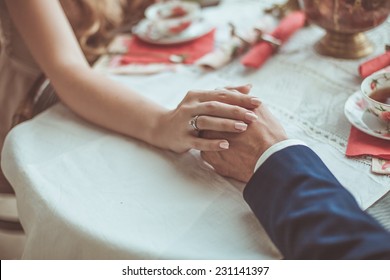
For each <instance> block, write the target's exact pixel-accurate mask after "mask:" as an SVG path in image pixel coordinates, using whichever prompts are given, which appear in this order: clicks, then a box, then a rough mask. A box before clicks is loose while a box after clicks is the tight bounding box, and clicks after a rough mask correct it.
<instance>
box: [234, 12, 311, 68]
mask: <svg viewBox="0 0 390 280" xmlns="http://www.w3.org/2000/svg"><path fill="white" fill-rule="evenodd" d="M305 21H306V16H305V13H304V12H302V11H298V12H293V13H290V14H288V15H287V16H286V17H284V18H283V19H282V20H281V22H280V23H279V25H278V27H276V29H275V30H274V31H273V32H272V33H271V35H272V36H273V37H275V38H276V39H279V40H280V41H282V43H285V42H286V41H287V40H288V39H289V38H290V37H291V35H293V34H294V33H295V32H296V31H298V30H299V29H300V28H302V27H303V26H304V25H305ZM273 53H274V47H273V46H272V45H271V44H270V43H268V42H264V41H263V42H260V43H258V44H256V45H255V46H254V47H252V49H251V50H250V51H249V52H248V53H247V54H246V55H245V56H244V57H243V58H242V60H241V63H242V64H243V65H244V66H246V67H253V68H259V67H260V66H261V65H263V63H264V62H265V61H266V60H267V59H268V58H269V57H270V56H271V55H272V54H273Z"/></svg>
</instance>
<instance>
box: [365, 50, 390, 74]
mask: <svg viewBox="0 0 390 280" xmlns="http://www.w3.org/2000/svg"><path fill="white" fill-rule="evenodd" d="M389 65H390V51H387V52H385V53H384V54H382V55H379V56H377V57H374V58H373V59H370V60H368V61H366V62H364V63H362V64H361V65H360V66H359V74H360V76H361V77H362V78H365V77H368V76H370V75H371V74H372V73H374V72H376V71H379V70H381V69H383V68H385V67H386V66H389Z"/></svg>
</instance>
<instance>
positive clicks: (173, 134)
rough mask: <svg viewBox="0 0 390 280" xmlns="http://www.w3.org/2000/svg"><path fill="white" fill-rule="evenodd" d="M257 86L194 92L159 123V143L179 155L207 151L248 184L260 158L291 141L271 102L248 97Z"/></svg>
mask: <svg viewBox="0 0 390 280" xmlns="http://www.w3.org/2000/svg"><path fill="white" fill-rule="evenodd" d="M251 88H252V86H251V85H245V86H238V87H225V88H221V89H216V90H207V91H200V90H194V91H190V92H188V93H187V95H186V96H185V97H184V99H183V101H182V102H181V103H180V104H179V105H178V106H177V107H176V108H175V109H174V110H168V111H166V112H165V113H164V114H163V115H162V116H161V118H160V119H159V121H158V122H157V123H156V130H155V133H156V134H155V136H154V137H153V139H155V141H156V142H155V143H154V144H155V145H156V146H159V147H161V148H165V149H169V150H172V151H174V152H177V153H183V152H186V151H188V150H189V149H197V150H200V151H201V155H202V158H203V159H204V160H205V161H206V162H207V163H209V164H210V165H211V166H213V167H214V169H215V171H216V172H217V173H219V174H221V175H223V176H227V177H231V178H234V179H237V180H239V181H243V182H247V181H248V180H249V179H250V177H251V176H252V175H253V173H254V168H255V165H256V162H257V160H258V159H259V157H260V156H261V155H262V154H263V153H264V152H265V151H266V150H267V149H268V148H269V147H271V146H272V145H273V144H275V143H277V142H280V141H282V140H285V139H287V136H286V133H285V131H284V129H283V127H282V126H281V125H280V123H279V122H278V121H277V120H276V119H275V118H274V117H273V116H272V114H271V113H270V112H269V111H268V109H267V108H266V106H265V105H264V104H262V102H261V101H260V100H259V99H258V98H256V97H253V96H250V95H248V93H249V92H250V90H251Z"/></svg>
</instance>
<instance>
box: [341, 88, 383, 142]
mask: <svg viewBox="0 0 390 280" xmlns="http://www.w3.org/2000/svg"><path fill="white" fill-rule="evenodd" d="M344 114H345V116H346V117H347V119H348V121H349V122H350V123H351V124H352V125H353V126H354V127H356V128H357V129H359V130H360V131H362V132H364V133H367V134H369V135H371V136H374V137H377V138H381V139H385V140H390V131H389V130H388V129H387V126H386V124H385V123H384V122H381V121H379V120H378V119H377V118H376V117H375V116H373V115H372V114H371V113H369V112H368V111H367V110H366V107H365V105H364V102H363V97H362V94H361V93H360V91H358V92H355V93H354V94H353V95H351V96H350V97H349V98H348V100H347V102H345V106H344Z"/></svg>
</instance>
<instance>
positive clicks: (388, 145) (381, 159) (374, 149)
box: [345, 127, 390, 174]
mask: <svg viewBox="0 0 390 280" xmlns="http://www.w3.org/2000/svg"><path fill="white" fill-rule="evenodd" d="M345 154H346V156H350V157H353V156H363V155H367V156H372V157H373V165H372V169H373V172H375V173H381V174H390V141H389V140H384V139H379V138H376V137H373V136H371V135H368V134H366V133H363V132H361V131H360V130H358V129H357V128H355V127H352V128H351V133H350V135H349V139H348V145H347V150H346V152H345Z"/></svg>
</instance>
